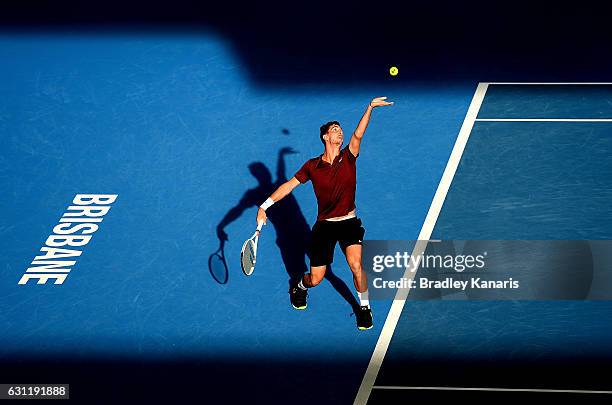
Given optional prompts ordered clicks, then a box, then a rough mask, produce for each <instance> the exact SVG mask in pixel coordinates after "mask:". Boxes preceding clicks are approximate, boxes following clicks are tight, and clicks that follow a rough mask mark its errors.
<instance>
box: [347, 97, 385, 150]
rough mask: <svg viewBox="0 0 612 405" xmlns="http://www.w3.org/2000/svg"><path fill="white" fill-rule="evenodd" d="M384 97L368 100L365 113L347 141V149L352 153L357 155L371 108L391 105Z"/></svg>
mask: <svg viewBox="0 0 612 405" xmlns="http://www.w3.org/2000/svg"><path fill="white" fill-rule="evenodd" d="M386 99H387V97H376V98H375V99H373V100H372V101H370V104H369V105H368V108H367V109H366V111H365V113H363V116H362V117H361V120H359V125H357V128H356V129H355V132H353V136H351V140H350V142H349V150H350V151H351V153H352V154H353V155H355V156H357V155H358V154H359V148H360V146H361V138H363V134H364V133H365V130H366V128H367V127H368V123H369V122H370V116H371V115H372V110H373V109H374V108H375V107H381V106H387V105H393V103H392V102H389V101H385V100H386Z"/></svg>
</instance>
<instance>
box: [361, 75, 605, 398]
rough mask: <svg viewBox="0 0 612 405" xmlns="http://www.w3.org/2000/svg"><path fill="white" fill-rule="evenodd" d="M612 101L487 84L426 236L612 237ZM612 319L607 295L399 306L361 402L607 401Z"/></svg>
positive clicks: (590, 88) (600, 93) (559, 89)
mask: <svg viewBox="0 0 612 405" xmlns="http://www.w3.org/2000/svg"><path fill="white" fill-rule="evenodd" d="M611 101H612V86H611V85H607V84H545V83H544V84H537V83H534V84H530V83H522V84H512V83H503V84H495V83H491V84H489V83H481V84H480V85H479V86H478V88H477V91H476V93H475V95H474V98H473V101H472V104H471V106H470V109H469V112H468V114H467V116H466V119H465V122H464V124H463V127H462V130H461V132H460V135H459V137H458V139H457V143H456V145H455V148H454V151H453V153H452V154H451V158H450V160H449V163H448V166H447V168H446V172H445V175H444V176H443V177H442V181H441V183H440V186H439V188H438V191H437V193H436V196H435V197H434V200H433V201H434V202H433V203H432V206H431V208H430V211H429V214H428V216H427V218H426V220H425V223H424V225H423V228H422V231H421V236H420V238H422V239H429V238H431V239H443V240H453V239H471V240H500V239H512V240H589V239H591V240H607V239H610V237H611V236H612V235H611V233H610V230H611V229H612V226H611V225H612V211H610V208H609V202H610V197H612V194H611V190H612V189H611V188H610V179H611V178H612V165H611V164H610V162H612V138H611V137H610V134H611V133H612V119H611V118H612V108H611V105H612V104H611ZM607 266H608V267H609V263H608V264H607ZM559 271H560V272H562V271H571V266H570V268H568V269H566V270H563V269H559ZM553 276H554V277H559V276H562V274H561V273H557V274H555V275H553ZM596 285H597V280H593V286H596ZM494 297H495V296H494V293H493V294H492V295H491V296H490V297H489V298H490V299H494ZM611 315H612V306H611V305H610V303H609V302H608V301H532V302H528V301H488V302H477V301H449V300H447V301H445V300H439V301H431V302H427V301H425V302H423V301H405V302H404V301H402V302H399V301H396V302H395V304H394V308H392V309H391V312H390V315H389V318H388V319H387V325H386V326H385V327H384V329H383V331H382V334H381V338H380V339H379V342H378V345H377V348H376V350H375V351H374V354H373V357H372V359H371V362H370V366H369V368H368V372H367V374H366V377H365V378H364V380H363V382H362V385H361V389H360V391H359V396H358V397H357V400H356V403H366V402H367V403H391V402H397V403H401V402H402V401H406V400H408V399H416V398H435V397H436V395H438V396H440V395H443V394H444V395H448V394H449V392H450V393H452V395H453V398H457V399H459V398H476V399H487V398H488V399H494V398H499V397H500V395H510V396H509V397H507V398H515V399H524V398H525V395H527V394H529V393H531V394H534V393H535V394H536V395H540V397H537V398H540V399H542V398H546V395H549V398H552V399H554V398H557V397H555V392H557V394H556V395H558V393H559V392H563V390H570V391H572V390H573V391H575V392H581V393H583V394H584V393H586V392H589V391H591V392H599V393H591V394H590V395H591V396H590V397H589V398H594V397H598V396H600V395H602V396H605V395H609V393H610V392H611V391H612V384H611V383H610V381H609V379H608V378H607V376H606V373H605V372H603V370H605V369H606V368H607V367H609V364H610V359H611V358H612V344H611V343H610V342H612V328H611V327H610V322H609V319H610V316H611ZM539 390H541V391H539ZM499 391H501V392H502V394H500V392H499ZM602 391H606V392H608V394H603V393H601V392H602ZM546 392H548V394H546ZM468 395H469V396H468ZM477 395H480V396H477ZM495 395H497V397H496V396H495ZM512 395H514V396H512ZM551 395H552V397H550V396H551ZM599 399H602V398H599Z"/></svg>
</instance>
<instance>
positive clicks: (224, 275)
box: [208, 240, 229, 284]
mask: <svg viewBox="0 0 612 405" xmlns="http://www.w3.org/2000/svg"><path fill="white" fill-rule="evenodd" d="M224 247H225V241H224V240H221V243H220V244H219V249H217V251H216V252H215V253H213V254H211V255H210V257H209V258H208V270H209V271H210V275H211V276H212V278H213V279H215V281H216V282H217V283H219V284H227V280H228V279H229V271H228V270H227V262H226V261H225V253H224V252H223V249H224Z"/></svg>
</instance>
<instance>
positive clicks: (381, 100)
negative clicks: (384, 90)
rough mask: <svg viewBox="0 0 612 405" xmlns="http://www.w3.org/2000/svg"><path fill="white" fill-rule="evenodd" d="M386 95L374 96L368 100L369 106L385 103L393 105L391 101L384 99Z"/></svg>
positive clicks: (381, 105) (383, 104)
mask: <svg viewBox="0 0 612 405" xmlns="http://www.w3.org/2000/svg"><path fill="white" fill-rule="evenodd" d="M386 100H387V97H376V98H374V99H372V101H370V106H371V107H383V106H386V105H393V102H392V101H391V102H390V101H386Z"/></svg>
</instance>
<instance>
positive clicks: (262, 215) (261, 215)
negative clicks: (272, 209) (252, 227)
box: [257, 208, 268, 225]
mask: <svg viewBox="0 0 612 405" xmlns="http://www.w3.org/2000/svg"><path fill="white" fill-rule="evenodd" d="M267 220H268V217H267V215H266V211H264V210H263V209H262V208H259V209H258V210H257V224H259V223H260V222H263V223H264V225H265V224H266V221H267Z"/></svg>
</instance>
